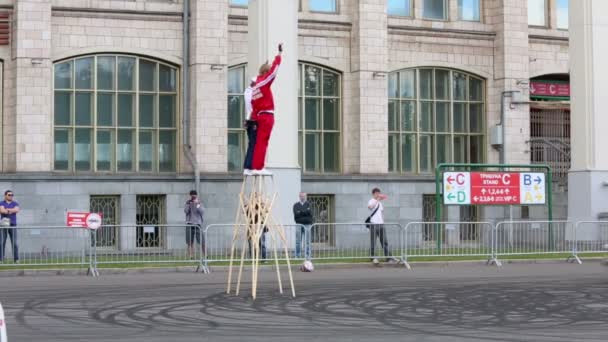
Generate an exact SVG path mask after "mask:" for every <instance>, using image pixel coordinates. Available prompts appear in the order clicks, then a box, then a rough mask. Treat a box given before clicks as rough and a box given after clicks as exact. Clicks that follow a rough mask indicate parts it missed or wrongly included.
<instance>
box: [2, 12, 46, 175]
mask: <svg viewBox="0 0 608 342" xmlns="http://www.w3.org/2000/svg"><path fill="white" fill-rule="evenodd" d="M14 16H15V19H14V36H13V54H14V60H15V62H14V63H13V65H14V67H15V94H14V97H15V98H14V106H15V112H14V115H15V120H14V122H15V131H14V132H15V136H14V139H15V140H14V143H15V145H14V153H15V157H14V159H13V160H14V163H15V167H14V170H15V171H16V172H40V171H50V170H51V168H52V163H51V156H52V141H51V139H52V136H53V135H52V125H53V117H52V115H53V113H52V110H51V103H52V98H51V96H52V92H51V85H52V77H51V76H52V68H53V65H52V61H51V59H50V57H51V0H22V1H16V2H15V9H14ZM10 152H12V151H9V153H10ZM11 169H12V168H11Z"/></svg>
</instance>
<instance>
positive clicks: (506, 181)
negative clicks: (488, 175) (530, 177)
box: [502, 174, 511, 185]
mask: <svg viewBox="0 0 608 342" xmlns="http://www.w3.org/2000/svg"><path fill="white" fill-rule="evenodd" d="M502 183H503V184H504V185H509V184H511V175H510V174H504V175H502Z"/></svg>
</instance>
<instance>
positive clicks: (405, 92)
mask: <svg viewBox="0 0 608 342" xmlns="http://www.w3.org/2000/svg"><path fill="white" fill-rule="evenodd" d="M399 91H400V92H401V97H402V98H408V99H413V98H414V97H416V70H414V69H411V70H405V71H402V72H400V73H399Z"/></svg>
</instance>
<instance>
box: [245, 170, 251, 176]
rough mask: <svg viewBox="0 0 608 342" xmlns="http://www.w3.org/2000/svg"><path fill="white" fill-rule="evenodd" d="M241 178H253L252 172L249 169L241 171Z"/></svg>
mask: <svg viewBox="0 0 608 342" xmlns="http://www.w3.org/2000/svg"><path fill="white" fill-rule="evenodd" d="M243 176H253V172H252V171H251V170H249V169H245V170H243Z"/></svg>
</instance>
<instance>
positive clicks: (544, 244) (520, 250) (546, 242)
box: [494, 221, 575, 258]
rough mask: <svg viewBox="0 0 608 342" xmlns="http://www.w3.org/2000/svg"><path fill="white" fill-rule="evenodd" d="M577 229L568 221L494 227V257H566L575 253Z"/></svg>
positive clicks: (498, 225)
mask: <svg viewBox="0 0 608 342" xmlns="http://www.w3.org/2000/svg"><path fill="white" fill-rule="evenodd" d="M574 234H575V233H574V226H573V225H572V224H571V223H570V222H568V221H509V222H499V223H498V224H496V228H495V234H494V235H495V242H494V255H495V257H496V258H498V257H500V256H514V255H520V256H524V255H545V254H566V253H570V252H571V250H572V244H573V242H574V238H573V237H574Z"/></svg>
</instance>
